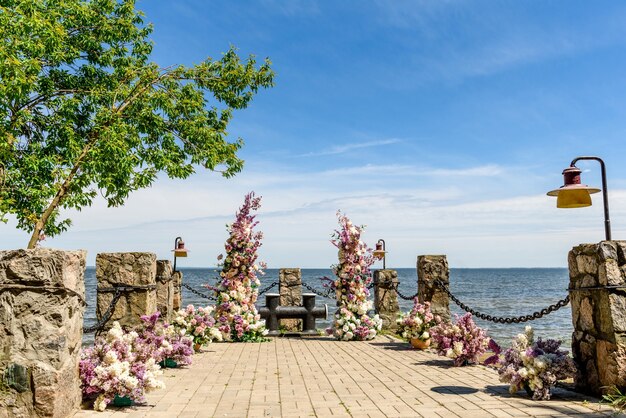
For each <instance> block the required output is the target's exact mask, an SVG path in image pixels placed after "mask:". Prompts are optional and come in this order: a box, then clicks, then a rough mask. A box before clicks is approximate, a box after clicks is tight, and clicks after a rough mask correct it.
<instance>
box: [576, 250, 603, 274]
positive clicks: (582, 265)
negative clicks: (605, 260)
mask: <svg viewBox="0 0 626 418" xmlns="http://www.w3.org/2000/svg"><path fill="white" fill-rule="evenodd" d="M576 262H577V264H578V271H579V272H581V273H587V274H593V275H596V274H597V273H598V261H597V259H596V257H594V256H592V255H582V254H581V255H579V256H578V257H576Z"/></svg>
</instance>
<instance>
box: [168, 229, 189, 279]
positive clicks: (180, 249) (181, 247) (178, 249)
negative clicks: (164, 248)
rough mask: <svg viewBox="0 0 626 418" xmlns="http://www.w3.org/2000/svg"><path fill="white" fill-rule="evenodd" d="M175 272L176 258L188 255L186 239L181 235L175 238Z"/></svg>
mask: <svg viewBox="0 0 626 418" xmlns="http://www.w3.org/2000/svg"><path fill="white" fill-rule="evenodd" d="M172 251H173V252H174V272H176V258H177V257H187V253H188V252H189V250H188V249H186V248H185V241H183V239H182V238H181V237H176V239H175V240H174V249H173V250H172Z"/></svg>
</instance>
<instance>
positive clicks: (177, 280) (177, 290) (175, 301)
mask: <svg viewBox="0 0 626 418" xmlns="http://www.w3.org/2000/svg"><path fill="white" fill-rule="evenodd" d="M182 286H183V272H182V271H174V272H172V288H173V289H174V293H173V296H172V308H173V309H174V312H176V311H178V310H180V309H181V308H182V306H183V294H182V292H183V290H182Z"/></svg>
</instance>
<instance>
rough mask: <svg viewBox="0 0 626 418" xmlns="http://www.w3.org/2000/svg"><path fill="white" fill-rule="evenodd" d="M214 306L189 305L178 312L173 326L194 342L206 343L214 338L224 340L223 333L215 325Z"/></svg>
mask: <svg viewBox="0 0 626 418" xmlns="http://www.w3.org/2000/svg"><path fill="white" fill-rule="evenodd" d="M213 309H214V308H213V307H212V306H207V307H206V308H204V307H202V306H198V307H197V308H196V307H194V306H193V305H188V306H187V307H186V308H185V309H181V310H179V311H178V312H176V314H175V316H174V319H173V321H172V326H173V328H174V329H176V330H177V331H178V333H179V334H180V335H184V336H186V337H189V338H191V339H192V340H193V343H194V344H199V345H204V344H206V343H210V342H212V341H214V340H217V341H222V333H221V332H220V331H219V330H218V329H217V328H216V327H215V318H214V317H213Z"/></svg>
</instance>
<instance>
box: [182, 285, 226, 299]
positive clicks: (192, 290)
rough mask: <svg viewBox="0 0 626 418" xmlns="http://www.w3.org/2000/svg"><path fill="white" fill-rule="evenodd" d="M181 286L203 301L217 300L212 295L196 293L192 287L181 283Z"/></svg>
mask: <svg viewBox="0 0 626 418" xmlns="http://www.w3.org/2000/svg"><path fill="white" fill-rule="evenodd" d="M181 286H183V287H184V288H185V289H187V290H189V291H190V292H191V293H193V294H194V295H196V296H199V297H201V298H203V299H208V300H217V298H216V297H215V296H212V295H205V294H204V293H202V292H198V291H197V290H196V289H194V288H193V287H191V286H189V285H188V284H187V283H181Z"/></svg>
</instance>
